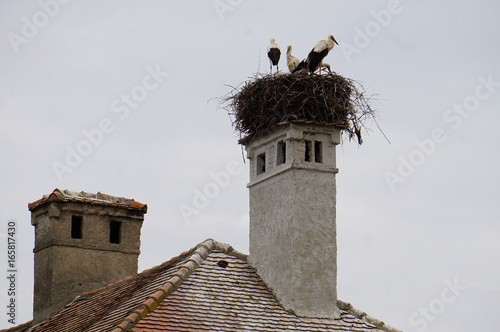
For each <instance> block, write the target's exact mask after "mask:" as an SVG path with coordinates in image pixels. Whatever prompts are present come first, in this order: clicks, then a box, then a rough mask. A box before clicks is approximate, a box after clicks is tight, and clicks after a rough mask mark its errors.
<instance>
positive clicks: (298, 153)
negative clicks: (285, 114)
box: [243, 123, 340, 318]
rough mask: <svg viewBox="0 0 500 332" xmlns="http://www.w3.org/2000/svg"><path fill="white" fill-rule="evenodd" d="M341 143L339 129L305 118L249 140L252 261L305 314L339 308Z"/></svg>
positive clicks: (334, 313) (283, 299)
mask: <svg viewBox="0 0 500 332" xmlns="http://www.w3.org/2000/svg"><path fill="white" fill-rule="evenodd" d="M339 143H340V131H339V130H338V129H337V128H336V127H333V126H325V125H314V124H298V123H294V124H286V125H283V126H281V127H277V128H275V130H274V131H273V132H271V133H267V134H265V135H261V136H258V137H257V138H253V139H251V140H249V141H243V144H245V146H246V150H247V155H248V158H249V159H250V183H249V184H248V187H249V190H250V262H251V264H252V265H253V266H254V267H255V268H256V269H257V272H258V273H259V275H260V276H261V277H262V278H263V280H264V281H265V282H266V284H267V285H268V286H269V287H270V288H271V289H272V290H273V292H274V293H275V295H276V296H277V298H278V300H279V301H280V303H281V304H282V305H283V306H284V307H285V308H286V309H288V310H291V311H293V312H295V313H296V314H297V315H299V316H305V317H322V318H334V317H338V314H339V311H338V308H337V241H336V223H335V204H336V181H335V174H336V173H337V172H338V169H337V168H336V160H335V146H336V145H337V144H339ZM263 164H264V165H265V166H263Z"/></svg>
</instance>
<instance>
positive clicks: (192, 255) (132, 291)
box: [5, 239, 398, 332]
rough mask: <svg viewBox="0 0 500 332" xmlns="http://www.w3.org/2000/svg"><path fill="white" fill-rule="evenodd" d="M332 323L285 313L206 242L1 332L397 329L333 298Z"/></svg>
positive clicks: (234, 255) (243, 264)
mask: <svg viewBox="0 0 500 332" xmlns="http://www.w3.org/2000/svg"><path fill="white" fill-rule="evenodd" d="M339 308H340V312H341V315H340V317H339V318H337V319H321V318H304V317H298V316H296V315H295V314H294V313H292V312H288V311H286V310H285V309H284V308H283V307H282V306H281V305H280V304H279V302H278V301H277V299H276V298H275V296H274V295H273V293H272V291H271V290H270V289H269V288H267V287H266V285H265V284H264V282H263V281H262V279H261V278H260V277H259V275H258V274H257V272H256V271H255V269H253V268H252V267H251V266H250V265H249V263H248V262H247V256H246V255H244V254H241V253H239V252H237V251H235V250H233V248H232V247H230V246H228V245H225V244H221V243H219V242H216V241H214V240H211V239H209V240H206V241H204V242H202V243H200V244H199V245H198V246H196V247H195V248H193V249H191V250H190V251H189V252H185V253H183V254H181V255H180V256H178V257H175V258H173V259H171V260H170V261H168V262H165V263H163V264H161V265H159V266H156V267H154V268H152V269H149V270H146V271H144V272H142V273H140V274H137V275H135V276H133V277H129V278H127V279H124V280H122V281H119V282H117V283H115V284H111V285H108V286H106V287H104V288H101V289H98V290H95V291H92V292H88V293H84V294H82V295H80V296H79V297H77V298H76V299H75V300H74V301H73V302H71V303H70V304H68V305H67V306H66V308H64V309H63V310H62V311H61V312H59V313H58V314H56V315H55V316H53V317H51V318H50V319H48V320H46V321H44V322H41V323H39V324H37V325H35V326H33V327H30V326H29V324H27V325H24V326H19V327H17V329H10V330H5V331H19V332H38V331H65V332H71V331H75V332H76V331H89V332H91V331H95V332H102V331H111V332H124V331H134V332H155V331H176V332H178V331H303V332H306V331H307V332H312V331H352V332H355V331H371V332H381V331H390V332H396V331H398V330H396V329H393V328H391V327H389V326H386V325H385V324H384V323H382V322H380V321H377V320H375V319H373V318H370V317H369V316H367V315H366V314H365V313H362V312H360V311H358V310H355V309H353V308H352V306H350V305H349V304H346V303H343V302H341V301H339Z"/></svg>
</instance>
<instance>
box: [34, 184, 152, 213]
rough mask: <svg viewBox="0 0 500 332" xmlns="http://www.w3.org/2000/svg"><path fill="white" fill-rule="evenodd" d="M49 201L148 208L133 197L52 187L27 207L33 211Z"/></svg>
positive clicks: (141, 209)
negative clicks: (46, 193) (51, 189)
mask: <svg viewBox="0 0 500 332" xmlns="http://www.w3.org/2000/svg"><path fill="white" fill-rule="evenodd" d="M49 202H77V203H87V204H96V205H103V206H112V207H119V208H126V209H130V210H140V211H143V212H144V213H146V212H147V209H148V206H147V205H146V204H143V203H139V202H137V201H135V200H134V199H129V198H125V197H117V196H111V195H108V194H103V193H101V192H98V193H97V194H93V193H88V192H85V191H80V192H76V191H70V190H67V189H64V190H60V189H58V188H56V189H54V191H53V192H51V193H50V194H48V195H44V196H43V197H42V198H41V199H39V200H36V201H34V202H32V203H29V204H28V209H29V210H30V211H33V210H34V209H36V208H37V207H39V206H42V205H44V204H47V203H49Z"/></svg>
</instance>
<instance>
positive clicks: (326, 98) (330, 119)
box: [221, 72, 375, 144]
mask: <svg viewBox="0 0 500 332" xmlns="http://www.w3.org/2000/svg"><path fill="white" fill-rule="evenodd" d="M221 104H222V105H223V108H224V109H225V110H226V111H227V112H228V113H229V115H230V117H231V121H232V122H233V126H234V128H235V130H236V131H237V132H238V133H239V134H240V136H247V137H246V138H252V137H255V136H258V135H261V134H263V133H264V132H266V131H268V130H269V129H270V128H271V127H273V126H274V125H276V124H278V123H286V122H304V121H306V122H314V123H322V124H331V125H335V126H337V127H339V128H340V129H341V130H342V131H343V132H344V133H345V134H347V136H348V137H349V140H350V139H352V138H353V137H356V138H357V141H358V143H359V144H361V143H362V142H363V140H362V138H361V128H362V127H364V128H365V129H366V126H365V123H366V121H367V120H368V119H375V112H374V110H373V109H372V107H371V106H370V98H369V97H366V96H365V91H364V88H363V86H362V85H361V84H360V83H358V82H356V81H354V80H352V79H349V78H345V77H343V76H341V75H338V74H336V73H333V72H332V73H327V74H323V75H318V74H312V75H311V74H307V73H304V74H301V73H294V74H278V75H276V74H274V75H271V74H270V75H258V76H257V75H256V76H255V77H253V78H251V79H249V80H248V81H246V82H244V83H242V84H241V85H240V86H238V87H236V88H234V87H233V90H232V91H231V92H230V93H229V94H228V95H226V96H225V97H223V98H222V100H221Z"/></svg>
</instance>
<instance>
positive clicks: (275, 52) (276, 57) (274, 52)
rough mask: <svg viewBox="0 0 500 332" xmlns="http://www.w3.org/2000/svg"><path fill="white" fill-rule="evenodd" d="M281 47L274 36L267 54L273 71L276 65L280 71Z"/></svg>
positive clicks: (270, 68)
mask: <svg viewBox="0 0 500 332" xmlns="http://www.w3.org/2000/svg"><path fill="white" fill-rule="evenodd" d="M280 55H281V51H280V47H279V46H278V44H276V42H275V40H274V38H271V44H269V46H268V47H267V56H268V57H269V62H270V65H269V70H270V71H271V74H272V73H273V66H276V71H279V67H278V62H279V61H280Z"/></svg>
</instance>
